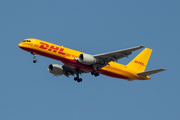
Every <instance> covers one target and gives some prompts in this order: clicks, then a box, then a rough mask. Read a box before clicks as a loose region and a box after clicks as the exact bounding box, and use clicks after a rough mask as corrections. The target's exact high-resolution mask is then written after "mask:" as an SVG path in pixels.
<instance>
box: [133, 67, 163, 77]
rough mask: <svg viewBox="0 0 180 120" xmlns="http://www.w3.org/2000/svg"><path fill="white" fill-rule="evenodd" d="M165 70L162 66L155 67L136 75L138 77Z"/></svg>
mask: <svg viewBox="0 0 180 120" xmlns="http://www.w3.org/2000/svg"><path fill="white" fill-rule="evenodd" d="M165 70H166V69H164V68H162V69H156V70H150V71H146V72H141V73H138V74H137V75H138V76H139V77H142V76H146V75H152V74H155V73H158V72H162V71H165Z"/></svg>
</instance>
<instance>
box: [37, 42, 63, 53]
mask: <svg viewBox="0 0 180 120" xmlns="http://www.w3.org/2000/svg"><path fill="white" fill-rule="evenodd" d="M40 44H41V45H40V46H39V48H41V49H44V50H47V49H48V51H52V52H54V53H56V52H58V53H59V54H62V55H65V54H66V53H64V52H63V51H64V48H60V47H55V46H54V45H51V46H50V45H49V44H47V43H43V42H40Z"/></svg>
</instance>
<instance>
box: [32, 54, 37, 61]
mask: <svg viewBox="0 0 180 120" xmlns="http://www.w3.org/2000/svg"><path fill="white" fill-rule="evenodd" d="M31 54H32V55H33V59H34V60H33V63H37V59H36V53H35V52H31Z"/></svg>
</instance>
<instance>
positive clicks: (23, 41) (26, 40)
mask: <svg viewBox="0 0 180 120" xmlns="http://www.w3.org/2000/svg"><path fill="white" fill-rule="evenodd" d="M23 42H31V41H30V40H24V41H23Z"/></svg>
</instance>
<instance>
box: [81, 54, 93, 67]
mask: <svg viewBox="0 0 180 120" xmlns="http://www.w3.org/2000/svg"><path fill="white" fill-rule="evenodd" d="M78 60H79V62H81V63H83V64H85V65H92V64H94V63H96V58H94V56H92V55H89V54H80V55H79V59H78Z"/></svg>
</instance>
